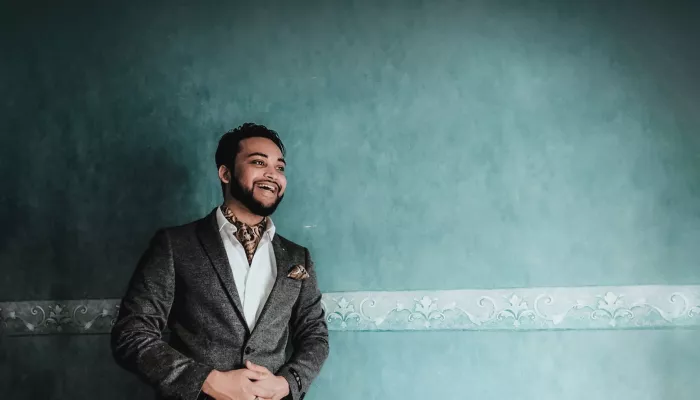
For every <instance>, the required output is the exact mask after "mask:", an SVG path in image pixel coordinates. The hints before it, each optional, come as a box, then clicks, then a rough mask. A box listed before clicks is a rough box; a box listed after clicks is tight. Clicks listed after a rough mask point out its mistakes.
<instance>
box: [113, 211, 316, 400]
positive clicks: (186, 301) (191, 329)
mask: <svg viewBox="0 0 700 400" xmlns="http://www.w3.org/2000/svg"><path fill="white" fill-rule="evenodd" d="M215 212H216V209H214V211H212V212H211V214H209V216H207V217H205V218H203V219H201V220H199V221H195V222H193V223H190V224H187V225H183V226H179V227H173V228H167V229H161V230H159V231H158V232H157V233H156V234H155V236H154V237H153V239H152V240H151V243H150V245H149V247H148V249H147V251H146V252H145V253H144V254H143V256H142V257H141V259H140V261H139V263H138V265H137V267H136V270H135V271H134V273H133V276H132V277H131V280H130V282H129V286H128V289H127V292H126V295H125V296H124V298H123V299H122V301H121V306H120V309H119V315H118V317H117V320H116V323H115V324H114V327H113V329H112V336H111V347H112V353H113V355H114V358H115V359H116V361H117V363H118V364H119V365H121V366H122V367H123V368H125V369H127V370H129V371H131V372H133V373H135V374H137V375H138V376H140V377H141V378H142V379H144V380H145V381H146V382H148V383H149V384H150V385H151V386H153V387H154V388H155V389H156V392H157V395H158V397H159V398H161V399H177V400H196V399H202V398H207V397H208V396H206V395H204V394H203V393H201V388H202V385H203V383H204V381H205V379H206V377H207V375H208V374H209V373H210V372H211V371H212V369H217V370H220V371H228V370H233V369H239V368H243V367H244V366H245V361H246V360H250V361H252V362H254V363H256V364H258V365H263V366H265V367H267V368H268V369H269V370H270V371H272V372H273V373H274V374H275V375H279V376H283V377H285V378H286V379H287V381H288V383H289V390H290V395H289V396H287V399H292V400H302V399H303V398H304V395H305V394H306V391H307V390H308V388H309V385H310V384H311V382H312V381H313V380H314V379H315V378H316V376H317V375H318V373H319V371H320V369H321V366H322V364H323V363H324V362H325V360H326V358H327V357H328V350H329V346H328V328H327V325H326V321H325V316H324V311H323V309H322V308H321V293H320V292H319V289H318V285H317V282H316V273H315V270H314V267H313V263H312V261H311V258H310V256H309V251H308V250H307V249H306V248H304V247H302V246H299V245H297V244H295V243H293V242H291V241H289V240H287V239H285V238H283V237H282V236H279V235H275V236H274V238H273V240H272V244H273V248H274V253H275V259H276V263H277V278H276V281H275V283H274V286H273V288H272V292H271V293H270V295H269V297H268V299H267V302H266V303H265V305H264V306H263V309H262V311H261V314H260V316H259V318H258V321H257V323H256V325H255V327H254V328H253V330H252V332H251V331H250V329H249V328H248V326H247V324H246V323H245V320H244V317H243V307H242V305H241V300H240V297H239V295H238V292H237V290H236V285H235V283H234V280H233V274H232V272H231V268H230V265H229V263H228V259H227V257H226V252H225V250H224V246H223V243H222V240H221V237H220V235H219V232H218V228H217V225H216V214H215ZM295 265H302V266H304V267H305V268H306V270H307V272H308V273H309V275H310V276H309V278H307V279H304V280H294V279H292V278H288V277H287V274H288V271H289V270H290V268H292V267H293V266H295ZM166 327H167V328H169V330H170V339H169V342H166V341H164V340H163V336H162V332H163V330H164V329H166Z"/></svg>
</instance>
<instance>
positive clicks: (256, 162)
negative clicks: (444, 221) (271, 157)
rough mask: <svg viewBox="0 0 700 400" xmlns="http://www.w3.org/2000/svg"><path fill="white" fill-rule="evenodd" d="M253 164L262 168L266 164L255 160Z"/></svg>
mask: <svg viewBox="0 0 700 400" xmlns="http://www.w3.org/2000/svg"><path fill="white" fill-rule="evenodd" d="M252 163H253V164H255V165H261V166H262V165H265V162H264V161H263V160H253V161H252Z"/></svg>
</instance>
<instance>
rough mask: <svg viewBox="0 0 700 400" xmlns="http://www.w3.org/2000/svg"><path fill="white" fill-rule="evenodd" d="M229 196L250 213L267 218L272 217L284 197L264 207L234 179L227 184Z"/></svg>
mask: <svg viewBox="0 0 700 400" xmlns="http://www.w3.org/2000/svg"><path fill="white" fill-rule="evenodd" d="M229 194H231V197H233V198H234V199H236V200H238V201H240V202H241V204H243V205H244V206H245V207H246V208H247V209H248V210H250V212H252V213H253V214H255V215H259V216H261V217H269V216H270V215H272V214H273V213H274V212H275V210H276V209H277V206H279V204H280V203H281V202H282V199H283V198H284V195H282V196H279V197H277V200H275V202H274V203H272V204H271V205H269V206H266V205H264V204H263V203H261V202H259V201H258V200H257V199H256V198H255V196H254V195H253V190H252V189H248V188H245V187H243V185H241V182H240V181H239V180H238V178H236V177H234V179H231V183H230V184H229Z"/></svg>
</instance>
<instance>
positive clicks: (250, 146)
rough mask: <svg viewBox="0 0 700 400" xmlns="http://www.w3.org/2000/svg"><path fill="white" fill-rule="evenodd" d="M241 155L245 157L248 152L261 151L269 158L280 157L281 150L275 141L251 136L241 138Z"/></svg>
mask: <svg viewBox="0 0 700 400" xmlns="http://www.w3.org/2000/svg"><path fill="white" fill-rule="evenodd" d="M240 146H241V155H243V156H245V157H247V156H248V155H250V153H262V154H265V155H266V156H268V157H270V158H275V159H277V158H282V151H280V148H279V147H277V145H276V144H275V142H273V141H272V140H270V139H266V138H261V137H252V138H247V139H243V140H241V144H240Z"/></svg>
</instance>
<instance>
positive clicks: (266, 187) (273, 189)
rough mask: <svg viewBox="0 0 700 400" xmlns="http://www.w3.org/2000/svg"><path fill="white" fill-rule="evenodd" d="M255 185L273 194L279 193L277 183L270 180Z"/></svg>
mask: <svg viewBox="0 0 700 400" xmlns="http://www.w3.org/2000/svg"><path fill="white" fill-rule="evenodd" d="M255 186H256V187H258V188H260V189H262V190H264V191H267V192H270V193H272V194H275V193H277V191H278V190H279V189H278V187H277V185H276V184H274V183H269V182H261V183H258V184H256V185H255Z"/></svg>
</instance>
